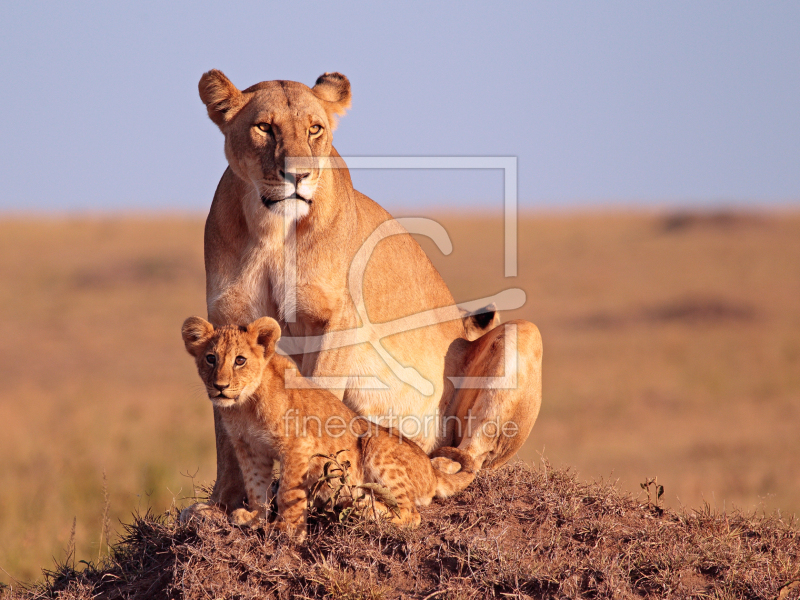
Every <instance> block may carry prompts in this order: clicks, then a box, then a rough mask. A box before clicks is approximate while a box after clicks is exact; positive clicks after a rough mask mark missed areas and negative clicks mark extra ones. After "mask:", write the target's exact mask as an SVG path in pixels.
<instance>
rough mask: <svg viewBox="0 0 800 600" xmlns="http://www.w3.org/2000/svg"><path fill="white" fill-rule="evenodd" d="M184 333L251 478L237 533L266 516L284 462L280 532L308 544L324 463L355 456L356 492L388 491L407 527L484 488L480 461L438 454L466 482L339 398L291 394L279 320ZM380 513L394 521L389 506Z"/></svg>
mask: <svg viewBox="0 0 800 600" xmlns="http://www.w3.org/2000/svg"><path fill="white" fill-rule="evenodd" d="M181 333H182V335H183V341H184V344H185V345H186V350H187V351H188V352H189V354H191V355H192V356H194V357H195V361H196V363H197V370H198V371H199V373H200V378H201V379H202V380H203V383H204V384H205V386H206V391H207V392H208V397H209V398H210V399H211V401H212V402H213V403H214V407H215V408H216V409H217V410H219V414H220V416H221V420H222V424H223V426H224V428H225V432H226V433H227V435H228V437H229V439H230V440H231V442H232V443H233V448H234V451H235V453H236V458H237V460H238V461H239V466H240V468H241V470H242V473H243V474H244V482H245V489H246V491H247V501H248V505H249V508H250V510H247V509H246V508H238V509H236V510H235V511H233V513H232V514H231V520H232V521H233V522H234V523H235V524H237V525H251V524H253V523H254V522H256V521H258V519H259V518H263V517H265V516H266V510H265V507H266V506H269V503H270V501H271V489H272V488H271V484H272V469H273V461H274V460H278V461H280V463H281V481H280V486H279V488H278V519H279V521H278V523H277V526H278V527H279V528H282V529H285V530H286V531H287V532H289V533H290V534H293V535H294V536H295V537H297V538H299V539H303V538H304V537H305V534H306V527H305V523H306V507H307V501H308V494H309V491H310V490H311V488H312V486H314V484H315V483H316V482H317V481H318V480H319V479H320V476H321V475H322V474H323V472H322V469H323V463H324V458H322V457H320V456H317V455H320V454H322V455H331V454H334V453H336V452H338V451H341V450H345V451H346V454H345V458H346V459H347V460H348V461H349V462H350V467H349V469H348V473H349V475H350V484H351V485H352V486H353V487H354V488H355V489H358V486H360V485H361V484H364V483H376V484H379V485H382V486H385V487H387V488H388V489H389V491H390V492H391V494H392V496H393V497H394V499H395V500H396V501H397V506H396V507H393V508H394V511H393V515H394V516H393V517H392V521H393V522H394V523H397V524H406V525H411V526H417V525H419V523H420V515H419V512H418V511H417V508H416V507H417V506H427V505H428V504H430V502H431V499H432V498H433V497H434V496H436V497H439V498H444V497H446V496H450V495H452V494H454V493H456V492H460V491H461V490H463V489H464V488H465V487H467V486H468V485H469V484H470V483H471V482H472V480H473V479H475V469H474V466H473V461H472V459H471V458H470V457H469V456H468V455H467V454H466V453H464V452H461V451H460V450H457V449H456V448H440V449H439V451H437V455H438V456H440V457H442V458H447V459H455V460H456V461H457V462H458V463H459V464H460V467H461V470H460V471H459V472H458V473H456V474H452V475H450V474H445V473H443V472H441V471H438V470H437V469H435V468H433V466H432V465H431V460H430V459H429V458H428V456H427V455H426V454H425V453H424V452H423V451H422V450H421V449H420V448H419V446H417V445H416V444H415V443H414V442H411V441H409V440H407V439H403V438H401V437H399V436H398V435H397V434H396V433H393V432H390V431H389V430H388V429H386V428H383V427H379V426H377V425H375V424H374V423H371V422H370V421H367V420H366V419H364V418H363V417H359V416H358V415H356V413H354V412H353V411H352V410H350V409H349V408H347V407H346V406H345V405H344V404H343V403H342V401H341V400H339V399H338V398H337V397H336V396H334V395H333V394H332V393H330V392H329V391H327V390H324V389H321V388H319V387H317V386H315V385H313V384H312V383H310V382H309V381H308V380H306V379H305V378H299V381H298V382H296V385H295V387H287V385H286V380H285V373H286V372H287V371H288V372H291V371H292V370H293V369H294V367H295V365H294V363H293V362H292V361H291V360H290V359H288V358H284V357H283V356H280V355H275V343H276V342H277V341H278V339H279V338H280V337H281V328H280V326H279V325H278V323H277V322H276V321H275V320H274V319H271V318H270V317H262V318H260V319H258V320H257V321H255V322H253V323H250V324H249V325H247V326H242V327H234V326H230V325H228V326H222V327H217V328H214V326H213V325H211V323H209V322H208V321H205V320H204V319H201V318H200V317H189V318H188V319H186V321H185V322H184V323H183V328H182V332H181ZM320 491H321V492H323V493H321V494H320V495H319V496H318V498H317V499H318V500H323V501H324V500H327V498H326V495H325V492H327V493H328V495H329V493H330V491H329V489H328V488H327V487H322V488H321V490H320ZM350 500H351V501H355V502H358V501H359V500H360V498H358V497H351V498H350ZM362 500H363V499H362ZM375 505H376V507H377V511H378V512H381V513H384V514H386V513H388V510H387V507H386V506H385V505H384V504H382V503H381V502H379V501H375ZM367 514H368V513H367Z"/></svg>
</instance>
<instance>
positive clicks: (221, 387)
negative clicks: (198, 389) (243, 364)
mask: <svg viewBox="0 0 800 600" xmlns="http://www.w3.org/2000/svg"><path fill="white" fill-rule="evenodd" d="M214 387H215V388H217V390H218V391H220V392H224V391H225V390H227V389H228V388H229V387H231V384H230V383H215V384H214Z"/></svg>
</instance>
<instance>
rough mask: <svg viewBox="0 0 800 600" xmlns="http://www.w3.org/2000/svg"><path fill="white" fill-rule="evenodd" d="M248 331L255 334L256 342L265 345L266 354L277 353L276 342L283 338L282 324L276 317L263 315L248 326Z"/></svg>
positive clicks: (252, 334)
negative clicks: (279, 323)
mask: <svg viewBox="0 0 800 600" xmlns="http://www.w3.org/2000/svg"><path fill="white" fill-rule="evenodd" d="M247 332H248V333H249V334H250V335H251V336H255V342H256V343H257V344H258V345H259V346H264V356H271V355H272V354H274V353H275V344H277V343H278V340H279V339H281V326H280V325H278V322H277V321H276V320H275V319H272V318H270V317H261V318H260V319H257V320H255V321H253V322H252V323H250V325H248V326H247Z"/></svg>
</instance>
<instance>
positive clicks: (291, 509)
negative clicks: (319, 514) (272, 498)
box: [275, 456, 308, 542]
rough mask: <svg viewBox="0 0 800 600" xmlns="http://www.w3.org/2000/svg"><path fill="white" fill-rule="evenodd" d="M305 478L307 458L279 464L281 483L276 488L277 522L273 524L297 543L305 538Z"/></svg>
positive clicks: (306, 483) (306, 506)
mask: <svg viewBox="0 0 800 600" xmlns="http://www.w3.org/2000/svg"><path fill="white" fill-rule="evenodd" d="M303 459H305V460H303ZM307 476H308V457H307V456H303V457H293V458H289V459H288V460H286V461H285V464H284V463H283V462H282V463H281V482H280V485H279V486H278V520H277V521H276V522H275V526H276V527H277V528H278V529H280V530H282V531H285V532H286V533H288V534H289V535H290V536H292V537H294V538H295V540H296V541H297V542H302V541H303V540H305V538H306V517H307V514H308V489H307V485H308V482H307V481H306V480H307Z"/></svg>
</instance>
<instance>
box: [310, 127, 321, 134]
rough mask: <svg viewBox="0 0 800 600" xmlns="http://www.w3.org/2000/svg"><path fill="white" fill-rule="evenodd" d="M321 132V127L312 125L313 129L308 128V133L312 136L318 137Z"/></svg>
mask: <svg viewBox="0 0 800 600" xmlns="http://www.w3.org/2000/svg"><path fill="white" fill-rule="evenodd" d="M320 131H322V126H321V125H312V126H311V127H309V128H308V132H309V133H310V134H311V135H317V134H318V133H319V132H320Z"/></svg>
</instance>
